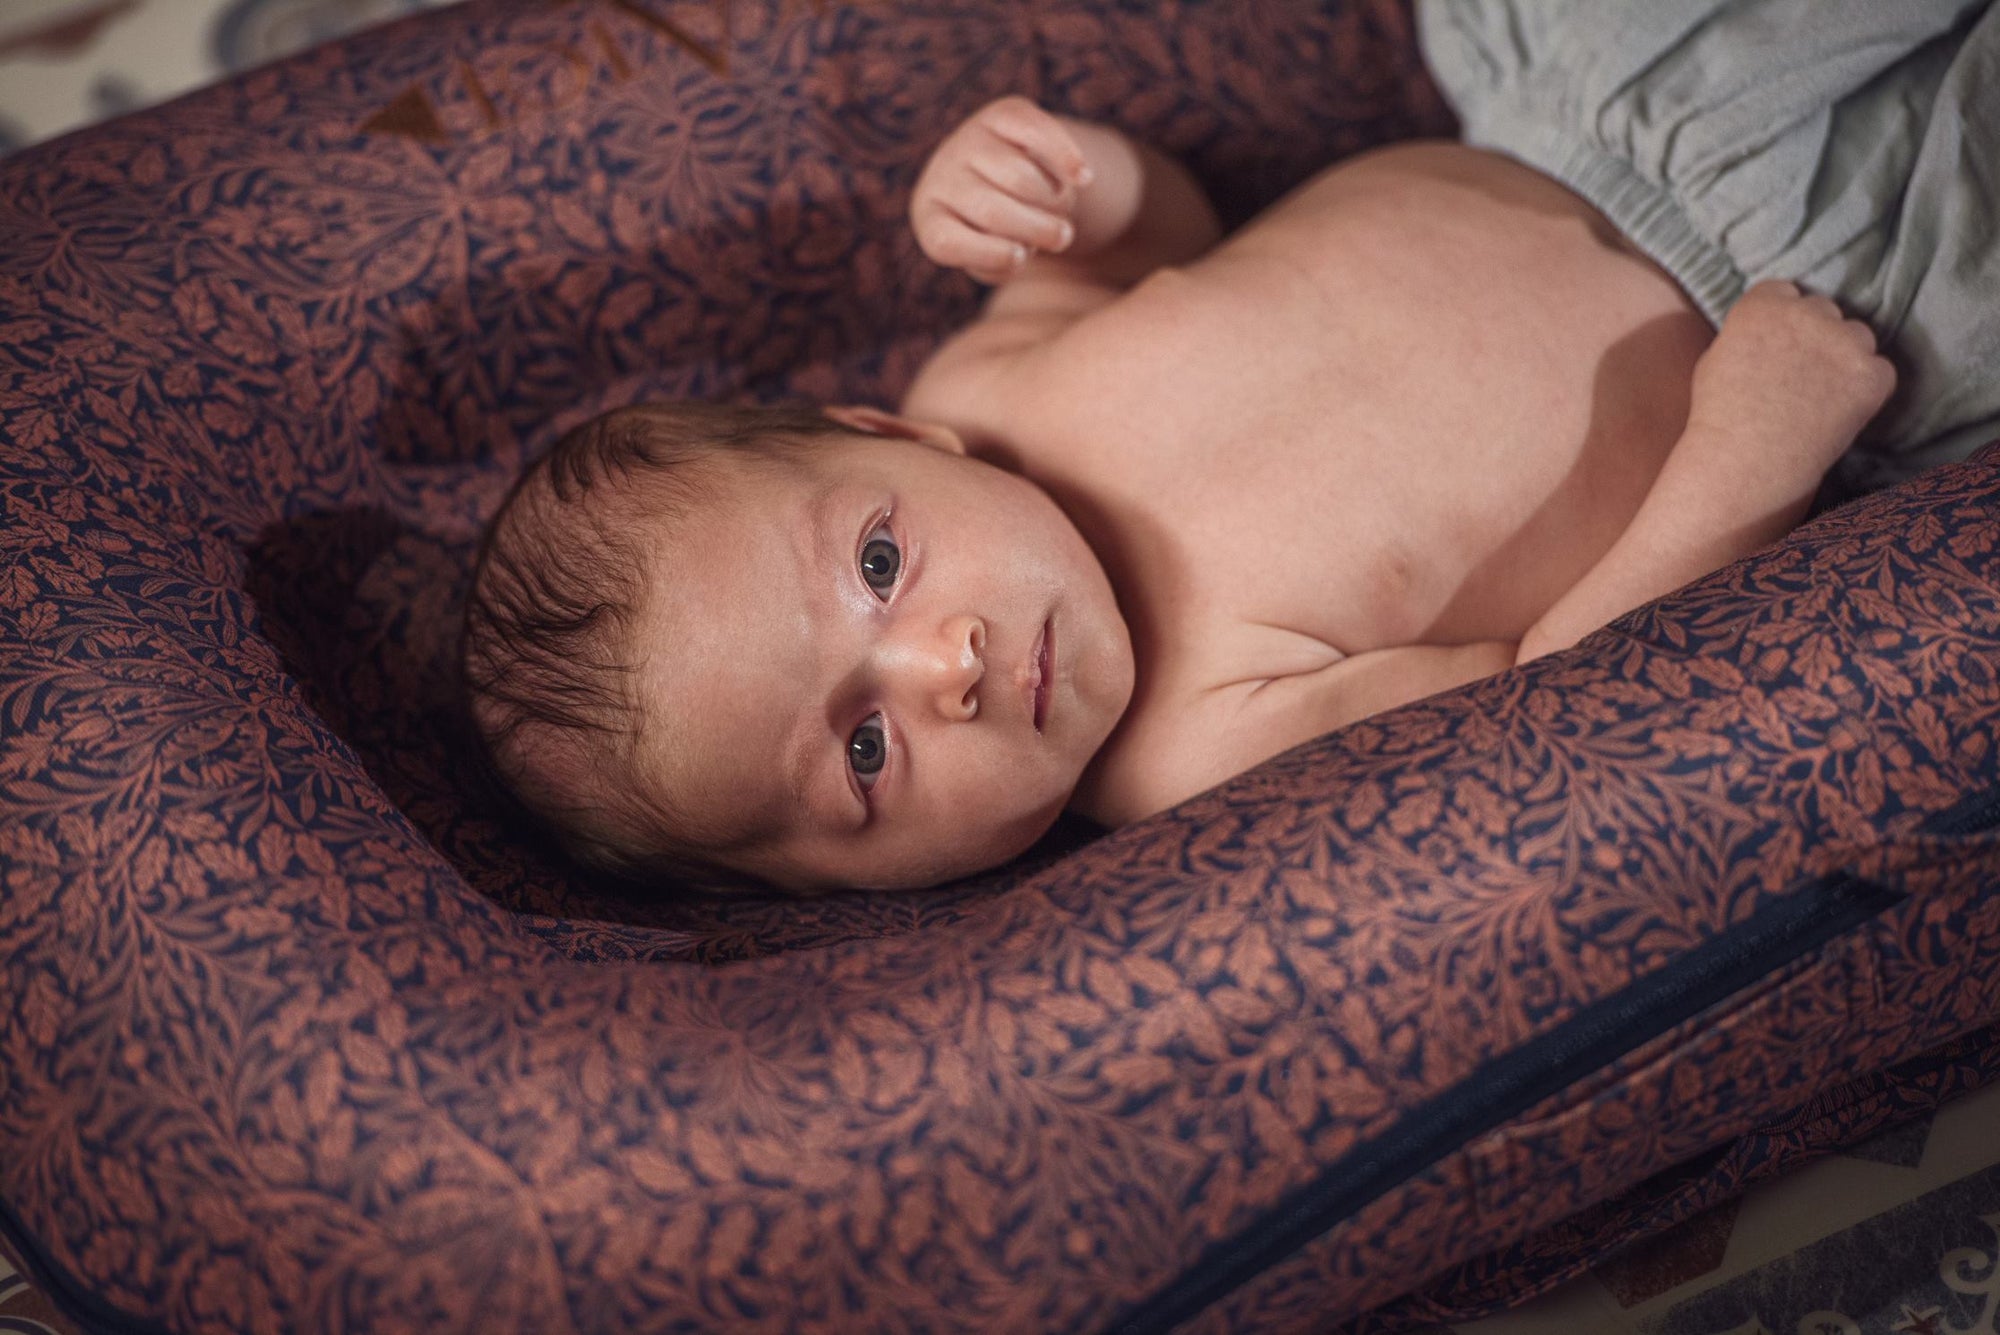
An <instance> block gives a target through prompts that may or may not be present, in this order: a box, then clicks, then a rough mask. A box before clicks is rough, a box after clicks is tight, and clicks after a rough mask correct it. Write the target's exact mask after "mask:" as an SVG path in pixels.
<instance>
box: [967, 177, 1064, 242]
mask: <svg viewBox="0 0 2000 1335" xmlns="http://www.w3.org/2000/svg"><path fill="white" fill-rule="evenodd" d="M969 170H971V171H972V172H973V173H974V175H975V176H977V177H978V179H979V183H980V185H981V186H982V187H983V188H980V189H967V190H960V191H954V192H952V194H950V195H949V196H947V197H945V198H943V199H940V200H939V204H940V206H941V207H943V208H945V209H947V210H949V211H950V212H952V213H955V214H957V215H958V217H959V218H961V219H962V220H964V221H965V222H966V223H968V224H970V225H971V226H973V227H975V228H978V229H979V230H980V231H983V232H990V233H992V234H993V235H994V236H997V237H999V238H1001V239H1002V240H1003V241H1018V242H1020V243H1021V244H1022V245H1024V246H1029V247H1032V248H1033V249H1036V250H1062V249H1065V248H1066V247H1068V245H1069V243H1070V241H1071V240H1073V239H1074V237H1075V229H1074V228H1073V227H1071V226H1070V222H1069V219H1068V218H1066V217H1064V216H1063V214H1062V213H1057V212H1052V211H1050V210H1048V209H1045V208H1041V207H1039V206H1037V205H1034V204H1029V203H1025V202H1023V201H1021V200H1019V199H1016V198H1015V197H1014V196H1012V195H1010V194H1008V193H1007V192H1006V191H1004V190H1000V189H997V188H994V187H993V186H992V185H991V184H990V183H988V182H987V180H986V178H985V177H984V176H983V175H981V174H979V172H978V169H977V168H970V169H969Z"/></svg>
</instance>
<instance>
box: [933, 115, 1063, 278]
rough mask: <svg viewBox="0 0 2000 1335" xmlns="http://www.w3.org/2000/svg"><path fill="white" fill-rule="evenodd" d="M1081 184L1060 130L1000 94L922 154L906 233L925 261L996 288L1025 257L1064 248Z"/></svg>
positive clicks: (1047, 117) (1050, 119) (1058, 125)
mask: <svg viewBox="0 0 2000 1335" xmlns="http://www.w3.org/2000/svg"><path fill="white" fill-rule="evenodd" d="M1089 183H1090V169H1089V167H1088V166H1087V165H1086V164H1085V161H1084V156H1083V150H1082V149H1081V148H1079V147H1078V146H1077V143H1076V139H1075V137H1074V136H1072V135H1071V134H1070V132H1069V131H1068V129H1066V128H1065V127H1064V126H1063V123H1062V122H1061V121H1060V120H1058V119H1056V117H1054V116H1053V115H1051V114H1049V113H1048V112H1046V111H1044V110H1042V109H1041V108H1040V107H1038V106H1036V105H1035V104H1034V103H1033V102H1030V101H1029V100H1028V99H1027V98H1025V97H1003V98H1000V99H999V100H998V101H994V102H989V103H987V104H986V105H985V106H983V107H981V108H980V109H979V110H978V111H976V112H974V113H973V114H972V115H971V116H970V117H969V118H967V120H966V122H965V123H964V124H963V125H961V126H959V127H958V128H957V129H956V130H953V131H952V132H951V134H950V135H949V136H948V137H947V138H946V139H945V141H944V142H943V143H942V144H939V145H938V147H937V150H936V151H935V152H933V153H932V154H931V160H930V161H929V162H928V163H926V164H925V165H924V171H923V175H922V176H920V177H918V178H917V188H916V193H915V194H914V196H912V198H911V200H910V226H911V227H912V228H913V229H914V230H915V232H916V234H917V243H918V244H919V245H921V246H922V247H923V250H924V254H926V255H928V256H930V257H931V259H932V260H934V261H936V262H937V263H939V264H942V265H944V266H945V267H947V268H953V269H963V270H965V271H966V272H967V273H969V274H971V275H972V276H973V277H974V278H977V279H978V280H979V281H980V282H982V283H1000V282H1003V281H1005V280H1006V279H1007V278H1009V277H1010V276H1012V274H1013V273H1014V271H1015V270H1016V269H1018V268H1019V267H1020V266H1021V264H1022V263H1023V262H1025V261H1026V260H1027V258H1028V254H1029V252H1030V251H1034V250H1046V251H1061V250H1066V249H1068V247H1069V245H1070V242H1072V241H1073V240H1075V239H1076V228H1075V225H1074V221H1073V219H1074V216H1075V211H1076V199H1077V191H1078V190H1080V189H1081V188H1083V187H1084V186H1086V185H1088V184H1089Z"/></svg>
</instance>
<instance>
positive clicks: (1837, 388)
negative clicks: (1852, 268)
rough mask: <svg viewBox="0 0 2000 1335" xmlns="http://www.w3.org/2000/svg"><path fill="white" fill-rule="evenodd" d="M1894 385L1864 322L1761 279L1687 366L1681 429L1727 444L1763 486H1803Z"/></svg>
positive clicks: (1834, 456) (1814, 478) (1877, 408)
mask: <svg viewBox="0 0 2000 1335" xmlns="http://www.w3.org/2000/svg"><path fill="white" fill-rule="evenodd" d="M1895 388H1896V369H1895V367H1893V366H1891V365H1890V364H1889V361H1888V359H1887V358H1884V357H1882V356H1879V355H1878V354H1877V353H1876V351H1875V335H1874V334H1873V333H1872V332H1870V330H1869V328H1868V326H1867V325H1865V324H1863V323H1861V321H1859V320H1849V319H1846V318H1845V317H1843V316H1842V315H1841V313H1840V308H1839V307H1838V306H1836V305H1834V304H1833V302H1831V301H1829V300H1828V299H1827V298H1825V297H1818V296H1808V295H1806V294H1804V293H1802V292H1800V291H1799V288H1798V286H1797V285H1796V284H1793V283H1787V282H1780V281H1766V282H1762V283H1759V284H1757V285H1756V286H1755V287H1753V288H1751V289H1750V290H1749V291H1748V292H1746V293H1744V294H1743V296H1742V298H1741V299H1740V300H1738V301H1737V303H1736V305H1735V306H1734V307H1732V308H1731V309H1730V312H1729V314H1728V316H1727V317H1726V318H1724V320H1723V322H1722V329H1721V331H1720V332H1718V333H1717V334H1716V336H1715V342H1714V343H1712V344H1710V345H1709V348H1708V351H1707V352H1705V353H1703V354H1702V357H1701V360H1700V361H1699V362H1697V363H1696V364H1695V368H1694V389H1693V399H1692V401H1691V403H1690V405H1689V412H1688V427H1689V430H1690V431H1691V432H1714V433H1717V434H1718V435H1720V436H1723V437H1728V438H1733V439H1734V440H1735V441H1736V442H1737V443H1738V444H1739V445H1740V446H1742V447H1744V448H1745V449H1747V450H1749V451H1751V452H1752V454H1753V455H1754V457H1755V458H1756V459H1757V460H1758V462H1760V463H1761V464H1762V465H1763V466H1764V467H1765V468H1767V469H1771V470H1773V473H1774V474H1775V475H1774V476H1772V477H1771V480H1773V481H1777V480H1779V479H1781V478H1790V479H1795V480H1803V481H1804V483H1805V485H1806V486H1807V487H1808V489H1809V488H1810V487H1812V486H1814V485H1817V483H1818V481H1819V479H1820V477H1821V476H1822V475H1824V474H1825V472H1826V470H1827V469H1829V468H1831V467H1833V464H1834V462H1835V460H1837V459H1839V458H1840V456H1841V454H1842V453H1844V452H1845V451H1846V449H1847V447H1848V446H1849V445H1851V444H1853V443H1854V438H1855V437H1856V436H1857V435H1859V434H1860V433H1861V428H1862V427H1864V426H1866V425H1868V421H1869V419H1870V418H1872V417H1874V416H1875V414H1876V413H1878V412H1880V411H1881V409H1882V405H1883V404H1884V403H1886V402H1888V399H1889V394H1890V392H1891V391H1893V390H1894V389H1895ZM1808 475H1810V476H1809V478H1808Z"/></svg>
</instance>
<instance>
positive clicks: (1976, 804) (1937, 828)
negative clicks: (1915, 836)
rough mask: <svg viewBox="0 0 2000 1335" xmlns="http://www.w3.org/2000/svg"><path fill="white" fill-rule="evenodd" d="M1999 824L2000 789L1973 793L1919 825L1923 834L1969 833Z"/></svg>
mask: <svg viewBox="0 0 2000 1335" xmlns="http://www.w3.org/2000/svg"><path fill="white" fill-rule="evenodd" d="M1995 825H2000V791H1995V792H1984V793H1974V794H1973V795H1972V796H1971V797H1968V798H1966V799H1965V800H1964V801H1961V802H1960V803H1958V805H1956V806H1952V807H1946V808H1945V809H1944V810H1943V811H1940V812H1938V814H1937V815H1935V816H1932V817H1931V818H1930V819H1929V820H1927V821H1925V822H1924V823H1923V825H1922V826H1921V827H1920V828H1921V829H1922V830H1923V832H1924V833H1925V834H1969V833H1971V832H1972V831H1974V830H1986V829H1991V828H1992V827H1993V826H1995Z"/></svg>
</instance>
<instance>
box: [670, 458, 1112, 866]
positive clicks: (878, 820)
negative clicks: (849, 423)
mask: <svg viewBox="0 0 2000 1335" xmlns="http://www.w3.org/2000/svg"><path fill="white" fill-rule="evenodd" d="M716 473H717V475H718V476H719V478H720V481H719V483H718V484H717V485H716V486H715V487H713V488H711V489H709V490H707V491H706V492H704V493H703V494H704V497H705V499H703V500H701V501H699V502H698V503H697V504H696V506H695V509H694V511H693V513H692V514H690V515H686V516H683V517H681V518H679V519H677V520H676V521H674V524H673V526H672V532H673V539H672V541H671V543H670V544H667V543H663V544H662V546H663V547H665V548H667V549H666V550H662V551H659V552H657V553H656V554H655V555H654V556H653V557H652V558H651V559H652V560H653V561H654V562H655V563H656V573H655V574H654V575H653V576H652V587H653V588H656V589H658V590H660V594H659V596H658V597H657V598H656V599H655V600H654V601H653V603H652V605H651V606H649V607H648V608H646V609H645V610H644V611H643V612H642V613H641V618H640V622H639V628H640V629H639V634H640V636H641V639H640V642H639V645H638V654H637V661H638V662H639V664H640V665H641V666H640V671H639V682H640V692H641V696H640V699H641V707H642V710H643V711H644V713H645V716H646V719H647V723H646V724H645V725H643V726H642V729H641V734H640V752H639V755H640V767H641V772H642V773H643V774H644V775H645V776H646V777H645V779H644V780H642V782H649V783H656V784H659V785H662V786H663V787H664V788H665V789H666V790H667V791H666V792H664V793H662V794H661V796H662V797H663V798H665V799H666V806H667V809H669V810H674V811H678V812H683V813H686V814H688V815H690V816H692V818H693V820H694V821H695V822H696V823H707V822H710V821H714V822H716V823H718V824H719V825H721V826H723V827H725V828H732V829H741V828H745V827H746V826H747V827H748V828H750V829H752V830H754V831H756V834H755V836H754V837H753V838H751V839H750V840H749V841H748V842H747V843H746V844H745V845H744V846H742V847H740V848H738V849H735V850H732V851H731V852H729V853H728V854H727V856H726V858H725V860H727V861H729V862H731V863H732V864H734V865H736V866H739V867H741V868H743V869H744V870H747V871H750V872H753V873H755V874H757V875H760V876H762V877H764V878H766V879H767V880H770V881H772V882H774V883H776V884H779V885H783V886H789V887H794V888H799V889H809V888H821V887H839V886H868V887H876V888H903V887H913V886H923V885H934V884H936V883H938V882H940V881H945V880H949V879H951V878H952V877H954V876H960V875H965V874H968V873H970V872H973V871H978V870H981V869H983V868H986V867H990V866H994V865H996V864H998V863H1000V862H1003V861H1005V860H1006V859H1008V858H1010V857H1012V856H1014V855H1015V854H1017V853H1019V852H1021V851H1022V850H1024V849H1026V848H1027V847H1028V846H1029V845H1030V844H1032V843H1033V842H1034V841H1035V840H1036V839H1037V838H1039V837H1040V836H1041V835H1042V833H1043V832H1045V831H1046V830H1047V829H1048V828H1049V826H1050V825H1051V824H1052V823H1053V822H1054V820H1055V818H1056V817H1057V815H1058V814H1060V813H1061V811H1062V809H1063V807H1064V805H1065V804H1066V803H1067V802H1068V800H1069V798H1070V794H1071V793H1072V792H1073V791H1074V789H1075V788H1076V785H1077V782H1078V780H1079V778H1080V777H1081V776H1082V774H1083V771H1084V767H1085V766H1086V765H1087V764H1088V763H1089V761H1090V759H1091V757H1092V756H1093V755H1095V754H1096V752H1097V750H1098V748H1099V747H1100V746H1101V745H1103V743H1104V740H1105V738H1106V737H1107V736H1109V735H1110V733H1111V730H1112V728H1113V727H1114V725H1116V723H1117V722H1118V719H1119V717H1120V716H1121V715H1122V714H1123V713H1124V710H1125V707H1126V705H1127V703H1128V702H1129V701H1130V699H1131V695H1132V686H1133V660H1132V646H1131V638H1130V636H1129V634H1128V633H1127V630H1126V627H1125V622H1124V620H1123V618H1122V617H1121V616H1120V614H1119V611H1118V606H1117V602H1116V600H1115V599H1114V597H1113V594H1112V590H1111V585H1110V582H1109V580H1108V579H1107V578H1106V576H1105V573H1104V570H1103V568H1102V566H1100V565H1099V563H1098V561H1097V558H1096V556H1095V555H1094V554H1093V553H1092V552H1091V550H1090V548H1089V546H1088V545H1087V544H1086V543H1085V541H1084V539H1083V537H1082V535H1081V534H1079V533H1078V532H1077V530H1076V527H1075V526H1074V525H1073V524H1072V523H1071V522H1070V521H1069V519H1068V517H1067V516H1065V515H1064V514H1063V512H1062V511H1061V510H1060V509H1059V508H1058V507H1057V506H1056V505H1055V503H1054V502H1053V501H1052V500H1050V498H1049V497H1048V496H1047V495H1046V494H1045V493H1044V492H1042V491H1041V490H1040V489H1039V488H1037V487H1036V486H1034V485H1033V484H1032V483H1029V482H1027V481H1025V480H1024V479H1022V478H1019V477H1016V476H1014V475H1013V474H1010V473H1005V472H1002V471H1001V470H999V469H997V468H994V467H992V466H990V465H988V464H985V463H981V462H978V461H976V460H972V459H968V458H965V457H963V456H961V455H959V454H955V453H951V452H948V451H947V450H945V449H941V448H938V447H936V446H934V445H930V444H924V443H920V442H918V441H914V440H909V439H902V438H897V437H891V436H862V435H856V436H854V437H852V438H851V439H843V440H841V441H838V442H836V443H833V444H829V445H826V446H824V447H821V448H819V449H816V450H814V451H813V452H811V454H809V455H808V456H806V457H805V458H804V460H803V461H802V462H800V463H798V464H797V465H789V464H773V463H769V462H766V461H756V460H751V461H741V460H730V461H725V462H722V463H719V464H718V465H717V467H716Z"/></svg>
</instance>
